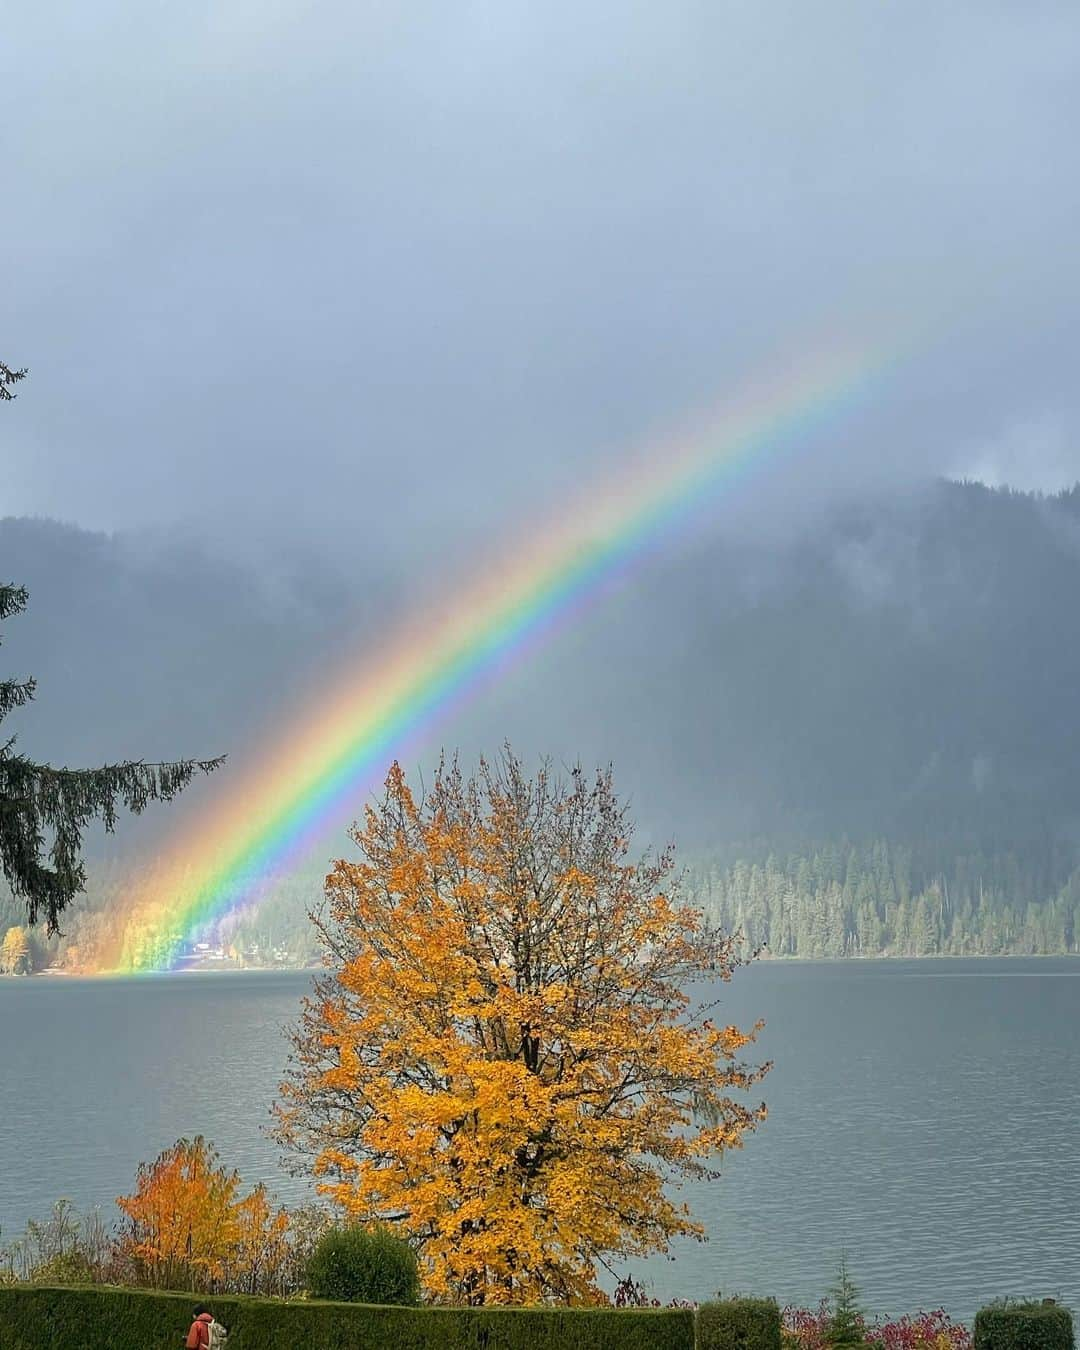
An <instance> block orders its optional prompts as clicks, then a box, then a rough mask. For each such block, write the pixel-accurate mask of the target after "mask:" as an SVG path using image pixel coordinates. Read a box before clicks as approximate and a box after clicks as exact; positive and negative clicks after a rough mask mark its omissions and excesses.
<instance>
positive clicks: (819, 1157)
mask: <svg viewBox="0 0 1080 1350" xmlns="http://www.w3.org/2000/svg"><path fill="white" fill-rule="evenodd" d="M308 984H309V981H308V977H306V976H304V975H301V974H293V973H252V974H221V975H201V974H200V975H179V976H159V977H145V978H141V979H134V980H92V981H82V980H74V979H68V978H62V977H56V978H44V977H43V978H38V979H31V980H12V979H6V980H4V979H0V1019H2V1021H0V1026H2V1028H3V1043H2V1044H3V1052H2V1060H0V1126H2V1128H0V1228H2V1237H0V1241H3V1240H7V1239H8V1238H10V1237H12V1236H14V1235H16V1234H17V1233H18V1232H20V1231H21V1230H22V1228H23V1226H24V1224H25V1221H26V1219H27V1218H28V1217H38V1218H41V1217H44V1216H45V1215H46V1213H47V1211H48V1209H49V1207H50V1205H51V1204H52V1202H53V1200H55V1199H56V1198H58V1197H59V1196H68V1197H70V1198H71V1199H73V1200H74V1201H75V1202H76V1204H77V1205H78V1206H79V1207H81V1208H87V1207H90V1206H94V1205H100V1206H101V1207H102V1209H103V1210H104V1211H105V1212H106V1213H109V1212H115V1211H114V1208H113V1201H114V1198H115V1196H116V1195H117V1194H119V1193H121V1192H123V1191H125V1190H130V1188H131V1184H132V1181H133V1178H134V1175H135V1169H136V1166H137V1164H138V1163H139V1162H140V1161H149V1160H151V1159H152V1158H153V1157H154V1156H155V1155H156V1154H157V1153H158V1152H159V1151H160V1150H161V1149H163V1148H165V1147H167V1146H168V1145H169V1144H171V1143H173V1142H174V1141H175V1140H176V1139H177V1138H178V1137H180V1136H182V1135H188V1136H190V1135H194V1134H197V1133H202V1134H204V1135H205V1136H206V1137H207V1138H209V1139H210V1140H212V1141H213V1142H214V1143H215V1144H216V1145H217V1147H218V1149H219V1151H220V1153H221V1155H222V1159H223V1161H224V1162H226V1163H227V1164H228V1165H229V1166H231V1167H236V1168H238V1169H239V1171H240V1173H241V1175H242V1177H243V1179H244V1180H245V1182H248V1183H252V1182H255V1181H265V1182H266V1183H267V1184H268V1185H269V1186H270V1187H271V1189H272V1190H274V1191H275V1192H276V1194H277V1195H278V1196H279V1197H280V1198H281V1199H283V1200H285V1201H288V1202H292V1201H297V1200H301V1199H303V1198H305V1196H306V1195H307V1191H306V1186H305V1183H304V1182H303V1181H298V1180H296V1179H294V1178H290V1177H289V1176H288V1175H287V1174H285V1173H284V1172H283V1171H282V1170H281V1168H280V1166H279V1164H278V1154H277V1149H276V1147H275V1145H274V1144H273V1143H272V1142H271V1141H270V1140H268V1139H267V1138H266V1136H265V1134H264V1132H263V1131H264V1129H265V1126H266V1124H267V1121H268V1111H269V1107H270V1104H271V1102H272V1101H273V1099H274V1094H275V1087H276V1084H277V1082H278V1079H279V1077H280V1074H281V1070H282V1067H283V1065H284V1062H285V1057H286V1054H287V1046H286V1043H285V1039H284V1036H283V1031H282V1028H283V1027H284V1025H285V1024H286V1023H288V1022H289V1021H291V1020H292V1019H294V1018H295V1016H296V1014H297V1011H298V1008H299V1002H300V999H301V997H302V995H303V993H304V992H305V990H306V989H307V988H308ZM720 1016H721V1017H722V1018H723V1020H725V1021H735V1022H737V1023H739V1024H740V1025H743V1024H746V1023H748V1022H752V1021H753V1020H755V1019H756V1018H757V1017H763V1018H765V1019H766V1021H767V1023H768V1025H767V1027H766V1030H765V1031H764V1032H763V1033H762V1035H761V1038H760V1041H759V1046H758V1049H759V1051H760V1054H759V1055H758V1056H757V1058H760V1059H765V1058H767V1059H772V1060H773V1061H774V1062H775V1068H774V1069H773V1071H772V1073H771V1074H770V1075H769V1076H768V1078H767V1079H766V1081H765V1083H764V1084H762V1086H761V1090H760V1096H761V1097H764V1098H765V1100H766V1101H767V1102H768V1104H769V1110H770V1117H769V1120H768V1121H767V1122H766V1123H765V1125H763V1126H762V1127H761V1129H760V1130H759V1132H758V1133H757V1134H756V1135H754V1136H752V1137H751V1138H750V1139H749V1142H748V1143H747V1146H746V1148H745V1149H743V1150H742V1151H741V1152H737V1153H733V1154H731V1155H729V1157H728V1158H727V1159H726V1160H725V1163H724V1175H723V1177H722V1179H721V1180H720V1181H719V1182H717V1183H712V1184H708V1185H697V1186H694V1187H692V1188H688V1189H687V1191H686V1192H685V1198H687V1199H688V1200H689V1201H690V1203H691V1206H692V1208H693V1209H694V1211H695V1213H696V1214H697V1216H698V1217H699V1218H700V1219H701V1220H702V1221H703V1222H704V1223H705V1224H706V1227H707V1230H708V1233H709V1241H708V1242H707V1243H703V1244H699V1243H684V1244H681V1245H680V1246H679V1248H678V1250H677V1251H676V1252H675V1253H674V1256H675V1259H674V1260H671V1259H662V1258H659V1259H658V1258H654V1259H652V1260H650V1261H649V1262H632V1263H631V1264H630V1269H631V1272H632V1273H633V1274H634V1275H635V1276H636V1277H644V1279H645V1282H646V1284H647V1285H648V1286H649V1287H650V1288H651V1289H653V1290H654V1291H655V1293H656V1294H657V1296H659V1297H661V1298H663V1299H667V1298H669V1297H672V1296H679V1297H690V1298H704V1297H708V1296H711V1295H713V1294H714V1293H715V1292H716V1291H718V1290H721V1291H723V1292H724V1293H739V1292H742V1293H747V1292H752V1293H767V1294H774V1295H775V1296H776V1297H777V1298H779V1299H780V1301H781V1302H782V1303H784V1302H800V1303H803V1304H813V1303H816V1301H817V1299H818V1298H819V1297H820V1295H821V1294H822V1292H824V1290H825V1289H826V1288H827V1287H828V1285H829V1284H830V1283H831V1282H832V1278H833V1275H834V1273H835V1268H836V1263H837V1261H838V1259H839V1257H840V1255H841V1253H842V1252H846V1254H847V1257H848V1262H849V1265H850V1268H851V1270H852V1272H853V1274H854V1276H855V1278H856V1281H857V1283H858V1284H859V1286H860V1288H861V1290H862V1293H863V1302H864V1305H865V1306H866V1307H867V1309H868V1310H869V1311H872V1312H881V1313H890V1314H895V1313H900V1312H904V1311H911V1310H914V1309H916V1308H918V1307H920V1306H921V1307H924V1308H928V1309H929V1308H934V1307H938V1306H943V1307H945V1309H946V1310H947V1311H949V1312H950V1313H951V1314H952V1315H953V1316H955V1317H960V1318H964V1319H970V1318H971V1317H972V1315H973V1314H974V1312H975V1310H976V1309H977V1308H978V1307H979V1306H981V1304H982V1303H984V1302H986V1301H988V1300H989V1299H991V1298H993V1297H995V1296H999V1295H1002V1294H1027V1293H1031V1294H1035V1295H1038V1296H1043V1295H1046V1296H1052V1297H1056V1298H1058V1299H1059V1300H1061V1301H1063V1302H1065V1303H1068V1304H1071V1306H1073V1307H1074V1308H1080V1130H1078V1127H1077V1122H1078V1119H1080V1036H1078V1035H1077V1028H1078V1027H1080V961H1070V960H1069V959H1067V958H1063V959H1054V958H1044V959H1031V960H1027V959H1011V960H1000V961H985V960H972V961H967V960H949V961H878V962H822V963H818V962H813V963H811V962H779V961H775V962H759V963H757V964H756V965H754V966H752V967H751V968H749V969H747V970H743V971H739V972H737V973H736V976H735V978H734V980H733V981H732V982H731V984H730V985H729V986H727V988H726V990H725V991H724V1003H723V1007H722V1011H721V1013H720ZM755 1100H756V1098H755Z"/></svg>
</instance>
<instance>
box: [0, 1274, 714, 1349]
mask: <svg viewBox="0 0 1080 1350" xmlns="http://www.w3.org/2000/svg"><path fill="white" fill-rule="evenodd" d="M199 1301H200V1300H199V1299H198V1298H197V1297H196V1296H195V1295H192V1294H161V1293H156V1292H153V1291H149V1290H141V1289H101V1288H94V1289H85V1288H84V1289H53V1288H44V1287H42V1286H38V1285H13V1286H10V1287H8V1288H0V1350H44V1348H45V1347H46V1346H47V1347H49V1350H179V1347H180V1346H181V1345H182V1344H183V1337H184V1335H185V1334H186V1333H187V1329H188V1327H189V1326H190V1325H191V1309H192V1307H193V1306H194V1305H195V1304H196V1303H197V1302H199ZM202 1301H204V1302H205V1303H206V1304H207V1306H208V1307H209V1308H210V1309H211V1310H212V1311H213V1313H214V1315H215V1316H216V1317H217V1318H218V1320H219V1321H221V1322H224V1323H225V1324H226V1325H227V1326H228V1327H229V1350H694V1314H693V1312H692V1311H691V1310H690V1309H688V1308H391V1307H373V1306H371V1305H369V1304H364V1303H316V1302H295V1303H281V1302H275V1301H273V1300H270V1299H258V1298H236V1297H232V1296H223V1297H221V1298H205V1297H204V1299H203V1300H202Z"/></svg>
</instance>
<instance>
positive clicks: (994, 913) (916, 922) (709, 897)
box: [0, 839, 1080, 970]
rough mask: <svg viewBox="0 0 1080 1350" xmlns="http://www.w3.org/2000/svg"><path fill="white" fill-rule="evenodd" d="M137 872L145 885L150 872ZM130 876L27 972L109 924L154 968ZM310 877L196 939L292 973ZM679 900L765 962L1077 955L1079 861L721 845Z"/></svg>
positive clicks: (1020, 854)
mask: <svg viewBox="0 0 1080 1350" xmlns="http://www.w3.org/2000/svg"><path fill="white" fill-rule="evenodd" d="M137 875H138V876H139V878H140V889H146V888H147V878H148V877H150V878H152V876H153V866H151V867H150V868H149V869H140V870H139V872H138V873H137ZM130 877H131V873H130V872H128V871H127V870H126V869H125V868H123V867H121V866H120V865H119V864H111V865H110V864H103V865H99V866H97V867H95V868H94V869H93V871H92V873H91V877H90V882H89V885H88V888H87V895H86V896H85V897H84V898H82V899H81V900H80V901H79V902H78V904H77V905H76V906H75V907H74V908H73V909H72V910H71V912H70V913H69V914H67V915H66V916H65V921H64V934H63V936H61V937H59V938H52V939H49V940H48V941H46V939H45V936H44V932H43V931H34V930H27V931H26V934H25V936H26V938H27V940H28V960H27V963H26V964H27V965H28V966H29V968H30V969H34V970H40V969H42V968H43V967H44V966H46V965H55V966H60V967H65V968H68V969H71V970H78V969H96V968H98V967H99V966H100V965H101V963H102V960H103V959H104V954H105V953H108V952H115V951H116V950H117V943H116V933H117V924H118V922H120V923H121V924H126V925H127V928H126V930H125V932H126V950H127V952H128V954H129V955H134V956H136V957H138V958H139V961H140V964H141V963H142V962H143V961H145V962H146V963H147V964H153V957H154V951H153V943H154V942H155V941H158V942H160V943H162V954H163V956H164V954H165V953H166V952H167V950H168V943H167V941H166V940H165V938H164V937H163V935H162V933H161V932H160V930H154V929H153V928H152V927H149V926H148V927H147V928H146V931H145V933H144V932H142V931H141V926H140V924H139V921H138V920H137V919H136V920H134V921H133V920H132V919H131V917H130V916H129V915H128V906H127V904H126V895H127V892H128V890H129V889H130V886H131V881H130ZM322 880H323V878H322V874H321V873H319V872H315V871H312V872H309V873H303V874H297V875H294V876H291V877H289V878H287V879H285V880H284V881H282V882H279V883H277V884H276V885H274V886H273V887H272V888H269V890H268V893H267V894H266V897H265V898H264V899H263V900H262V901H261V903H258V904H253V905H251V906H250V907H248V908H246V909H244V910H242V911H241V912H239V913H237V914H235V915H233V917H232V918H231V919H230V920H229V921H228V922H227V923H225V924H224V925H222V927H221V928H220V929H219V930H213V931H208V932H207V933H205V934H203V935H202V936H204V937H205V938H206V939H208V940H210V941H212V942H213V943H214V944H215V945H219V946H220V947H221V948H223V949H224V951H225V953H226V954H227V956H228V957H229V959H230V960H231V961H232V962H233V963H234V964H240V965H245V966H263V965H274V964H279V965H288V966H303V965H305V964H307V963H309V962H310V961H312V960H313V959H314V958H315V956H316V954H317V946H316V943H315V941H314V930H313V928H312V925H311V922H310V919H309V918H308V913H309V911H310V910H311V909H313V908H317V907H318V905H319V904H320V902H321V899H322ZM149 889H150V890H151V891H153V886H152V884H151V885H150V886H149ZM686 895H687V899H689V900H691V901H692V902H693V903H696V904H700V905H701V906H702V908H704V909H705V911H706V912H707V913H708V914H709V915H710V917H712V918H714V919H716V920H718V921H719V922H720V923H721V924H722V925H723V926H724V927H725V928H726V929H728V930H729V931H738V932H740V933H741V934H742V935H743V938H744V940H745V942H746V944H747V945H748V946H750V947H758V946H764V948H765V950H764V952H763V955H765V956H800V957H811V958H812V957H842V956H935V955H941V956H996V955H1034V954H1046V955H1059V954H1064V953H1071V952H1078V951H1080V866H1078V865H1077V858H1076V855H1075V852H1074V850H1073V849H1071V848H1067V847H1064V846H1061V845H1051V844H1049V843H1048V842H1047V841H1045V840H1043V841H1039V842H1038V843H1037V844H1036V843H1033V844H1031V845H1030V846H1029V847H1027V848H1017V849H1014V850H1013V851H1010V852H1003V853H995V852H992V851H982V850H979V849H977V848H970V847H969V848H964V847H963V846H961V845H959V844H958V843H957V842H956V841H949V840H941V841H935V842H934V843H932V844H931V843H929V842H926V843H923V844H920V845H910V844H897V843H895V842H891V841H889V840H885V839H877V840H872V841H869V842H860V843H853V842H851V841H848V840H841V841H826V842H822V843H812V844H801V845H792V846H789V847H786V848H783V849H781V848H779V847H776V846H774V847H772V848H771V849H770V847H769V846H768V845H767V844H747V845H742V846H738V847H734V846H733V847H731V848H728V849H725V850H724V851H723V852H720V851H717V852H716V853H714V854H712V855H703V856H699V857H698V858H697V859H695V860H693V861H692V862H691V863H690V864H689V866H688V871H687V878H686ZM162 900H163V902H166V903H167V897H165V896H162ZM125 916H127V917H125ZM23 922H24V919H23V915H22V911H21V908H20V906H19V905H18V903H17V902H15V901H13V900H12V899H11V897H10V895H9V894H7V893H6V892H5V893H0V966H2V965H3V958H2V951H3V943H4V939H5V934H6V933H7V931H8V930H9V928H12V927H15V926H19V925H21V924H22V923H23ZM165 936H167V935H165ZM11 945H12V950H14V946H15V944H14V940H13V943H12V944H11Z"/></svg>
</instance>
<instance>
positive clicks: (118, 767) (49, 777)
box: [0, 362, 224, 933]
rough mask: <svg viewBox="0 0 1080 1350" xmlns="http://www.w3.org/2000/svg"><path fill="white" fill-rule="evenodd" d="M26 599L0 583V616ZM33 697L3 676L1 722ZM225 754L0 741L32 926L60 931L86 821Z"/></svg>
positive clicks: (157, 791)
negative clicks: (59, 758)
mask: <svg viewBox="0 0 1080 1350" xmlns="http://www.w3.org/2000/svg"><path fill="white" fill-rule="evenodd" d="M25 373H26V372H25V371H21V370H11V369H10V368H9V367H8V366H6V365H4V364H3V362H0V396H2V398H4V399H11V398H13V397H14V394H13V393H12V392H11V386H12V385H14V384H15V383H17V382H18V381H19V380H21V379H22V377H23V375H24V374H25ZM26 602H27V592H26V589H25V587H22V586H10V585H2V584H0V619H7V618H9V617H10V616H11V615H13V614H18V613H20V612H21V611H22V610H23V609H25V608H26ZM33 697H34V681H33V680H31V679H26V680H3V681H0V721H2V720H3V719H4V717H6V716H7V714H8V713H9V712H11V711H12V709H13V708H18V707H21V706H22V705H23V704H25V703H28V702H29V701H30V700H31V699H32V698H33ZM223 759H224V756H219V757H217V758H216V759H182V760H178V761H176V762H175V763H172V764H148V763H145V762H144V761H142V760H127V761H125V762H124V763H120V764H105V765H103V766H102V767H101V768H98V769H68V768H60V769H55V768H53V767H52V765H50V764H37V763H35V762H34V761H33V760H31V759H28V758H27V757H26V756H25V755H22V754H17V753H16V752H15V738H14V737H11V738H10V739H9V740H7V741H5V742H0V867H2V869H3V873H4V876H5V878H6V879H7V882H8V885H9V886H10V887H11V890H12V893H13V894H14V895H15V896H16V897H18V899H20V900H24V901H25V902H26V915H27V918H28V919H29V921H30V923H37V922H38V920H39V919H44V921H45V924H46V927H47V930H48V932H49V933H55V932H57V931H58V929H59V920H60V915H61V914H62V913H63V911H64V910H65V909H66V908H67V906H68V905H69V904H70V903H71V901H72V900H73V899H74V898H75V896H76V895H78V894H79V892H80V891H81V890H82V889H83V886H84V885H85V882H86V871H85V868H84V866H83V862H82V840H83V833H84V831H85V830H86V828H87V826H88V825H89V824H90V823H91V821H94V820H100V821H101V823H102V824H103V825H104V826H105V828H106V830H110V831H111V830H112V829H113V828H114V827H115V825H116V816H117V812H118V810H119V809H120V808H121V807H123V808H125V809H127V810H128V811H132V812H134V813H135V814H136V815H137V814H138V813H139V812H141V811H142V810H143V809H144V808H145V807H146V806H147V804H148V803H150V802H154V801H158V802H167V801H170V800H171V799H172V798H173V797H175V796H176V794H177V793H178V792H180V791H181V789H183V788H184V787H186V786H187V784H188V783H190V782H191V780H192V778H193V777H194V776H195V775H196V774H197V773H210V772H211V771H212V770H213V769H216V768H217V767H218V765H219V764H221V763H222V761H223Z"/></svg>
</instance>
